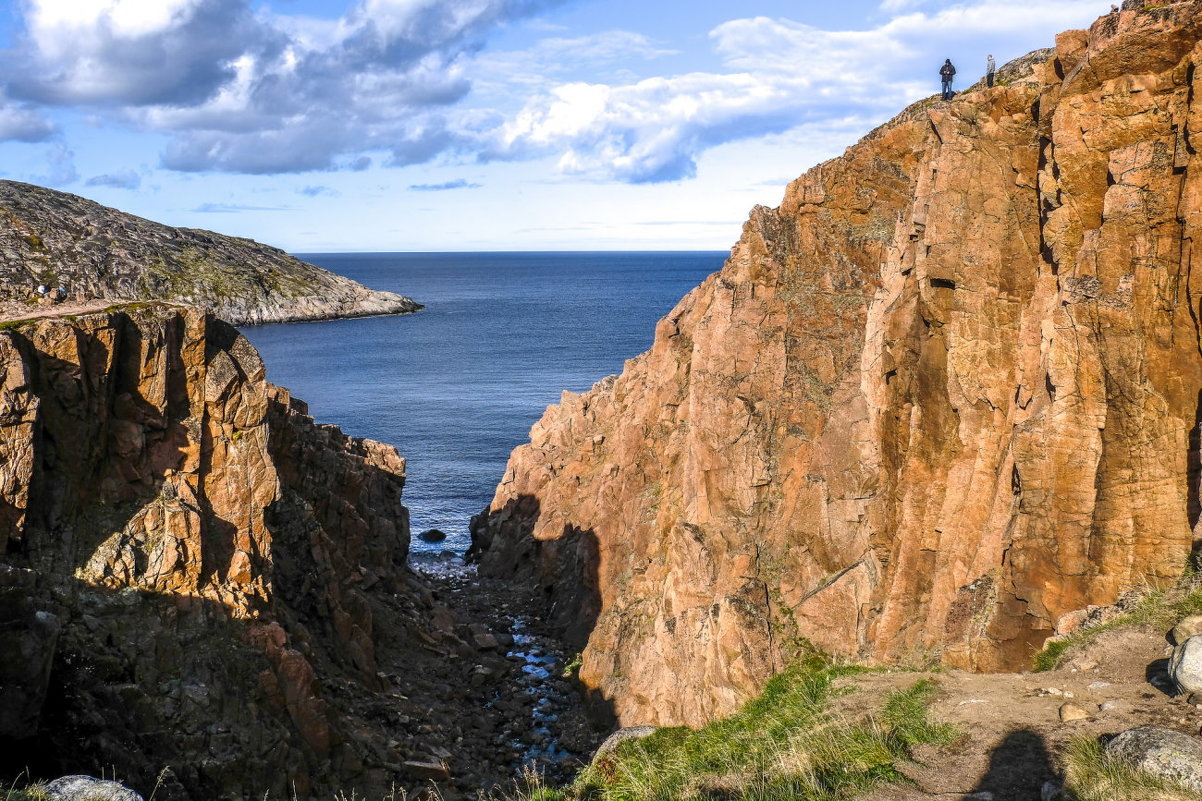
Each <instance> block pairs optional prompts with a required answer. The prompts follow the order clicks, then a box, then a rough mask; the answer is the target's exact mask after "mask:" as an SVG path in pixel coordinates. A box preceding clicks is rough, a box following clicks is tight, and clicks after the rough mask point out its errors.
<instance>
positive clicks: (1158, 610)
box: [1031, 574, 1202, 672]
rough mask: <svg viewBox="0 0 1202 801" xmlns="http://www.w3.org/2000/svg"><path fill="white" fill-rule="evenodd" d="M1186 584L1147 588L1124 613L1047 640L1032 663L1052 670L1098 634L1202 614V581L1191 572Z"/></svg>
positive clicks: (1167, 624) (1162, 624)
mask: <svg viewBox="0 0 1202 801" xmlns="http://www.w3.org/2000/svg"><path fill="white" fill-rule="evenodd" d="M1187 582H1188V583H1186V584H1185V585H1183V586H1181V587H1177V588H1174V589H1173V590H1170V591H1167V592H1166V591H1165V590H1149V591H1148V592H1147V593H1145V594H1144V595H1143V596H1142V597H1141V598H1140V599H1139V600H1138V601H1136V603H1135V604H1134V605H1133V606H1132V607H1131V608H1130V609H1129V610H1127V611H1126V612H1124V613H1123V614H1121V615H1119V616H1118V617H1116V618H1113V619H1111V620H1108V621H1106V622H1105V623H1099V624H1097V625H1093V626H1082V627H1081V628H1079V629H1077V630H1076V631H1074V632H1073V633H1072V634H1070V635H1068V636H1067V637H1065V638H1064V639H1061V640H1056V641H1055V642H1049V643H1047V644H1046V645H1045V646H1044V647H1043V650H1041V651H1040V652H1039V653H1037V654H1035V657H1034V659H1033V660H1032V662H1031V669H1032V670H1034V671H1036V672H1041V671H1047V670H1054V669H1056V668H1057V667H1059V666H1060V664H1061V662H1062V661H1063V660H1064V657H1065V655H1066V654H1067V653H1068V652H1069V651H1071V650H1073V649H1075V648H1077V647H1078V646H1082V645H1085V644H1086V643H1089V642H1090V641H1092V640H1093V639H1094V638H1096V637H1097V636H1098V635H1099V634H1102V633H1103V632H1107V631H1113V630H1115V629H1120V628H1126V627H1129V626H1147V627H1149V628H1154V629H1161V630H1163V631H1168V630H1169V629H1171V628H1172V627H1173V626H1175V625H1176V624H1177V623H1178V622H1179V621H1180V620H1181V619H1182V618H1185V617H1189V616H1190V615H1199V614H1202V583H1200V579H1199V576H1198V575H1196V574H1191V575H1190V576H1189V577H1188V579H1187Z"/></svg>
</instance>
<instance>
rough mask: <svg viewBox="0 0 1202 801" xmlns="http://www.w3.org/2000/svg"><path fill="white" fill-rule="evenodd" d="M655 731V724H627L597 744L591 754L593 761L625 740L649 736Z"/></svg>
mask: <svg viewBox="0 0 1202 801" xmlns="http://www.w3.org/2000/svg"><path fill="white" fill-rule="evenodd" d="M656 731H657V729H656V727H655V726H627V727H625V728H622V729H618V730H617V731H615V732H614V733H613V734H611V735H609V736H608V737H606V738H605V739H604V740H602V741H601V745H599V746H597V751H596V753H594V754H593V761H594V762H596V761H597V760H598V759H600V758H601V757H603V756H605V755H606V754H608V753H609V752H611V751H613V750H614V749H615V748H617V747H618V745H619V744H620V743H624V742H626V741H627V740H641V739H643V738H644V737H650V736H651V735H653V734H655V732H656Z"/></svg>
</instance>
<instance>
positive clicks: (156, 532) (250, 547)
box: [0, 306, 421, 798]
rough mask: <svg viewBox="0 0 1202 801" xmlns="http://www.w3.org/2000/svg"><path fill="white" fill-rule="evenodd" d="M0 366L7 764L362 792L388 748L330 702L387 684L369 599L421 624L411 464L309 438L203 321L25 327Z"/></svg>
mask: <svg viewBox="0 0 1202 801" xmlns="http://www.w3.org/2000/svg"><path fill="white" fill-rule="evenodd" d="M0 359H2V363H3V365H4V372H3V374H2V375H0V522H2V527H0V543H3V545H4V548H3V553H0V653H3V654H4V656H3V657H0V678H2V679H3V680H4V685H5V686H4V691H3V692H0V744H2V745H3V748H0V753H2V754H3V757H2V760H3V767H4V771H5V772H7V773H8V774H9V775H17V773H18V772H20V771H21V770H22V769H23V768H24V767H25V766H26V765H30V764H33V765H35V770H37V769H38V766H40V767H42V768H43V769H47V766H46V762H47V760H50V762H51V763H53V764H54V765H58V766H59V769H62V768H67V769H70V768H71V767H72V766H74V767H75V768H76V769H79V768H80V767H85V768H91V769H96V766H101V765H108V766H116V767H117V769H119V770H120V771H121V773H122V775H123V776H124V777H126V778H127V779H129V780H130V782H131V784H133V785H136V786H139V787H146V788H149V787H151V786H153V785H154V784H155V775H156V774H157V773H158V772H159V770H160V769H161V768H163V767H164V766H165V765H171V766H172V767H173V768H174V769H175V771H176V772H175V774H174V776H173V777H172V778H171V779H170V780H169V782H168V783H169V785H170V787H169V789H171V791H172V792H173V794H175V795H178V796H179V797H191V798H220V797H245V796H248V795H249V796H255V795H262V794H263V792H265V791H267V790H271V791H272V793H273V794H278V795H281V796H286V795H288V794H289V793H291V792H293V785H295V786H296V788H297V790H296V791H297V792H300V793H301V795H302V797H304V795H305V793H307V792H308V790H309V789H310V788H327V789H329V788H333V787H339V786H343V787H346V786H353V785H357V786H359V787H364V786H365V781H366V780H365V774H364V764H363V761H362V757H363V755H364V754H365V753H368V752H370V750H371V748H373V747H375V746H374V744H373V743H372V739H373V738H374V737H376V736H377V735H378V733H377V732H374V731H371V730H369V729H367V728H366V727H365V726H360V725H359V724H361V723H362V721H357V720H354V718H353V716H348V710H347V709H345V708H343V707H342V706H340V704H341V703H343V702H340V701H339V698H335V699H333V700H331V699H330V698H328V695H329V692H330V688H329V686H328V685H329V684H330V683H331V682H332V683H334V684H336V685H337V686H338V687H339V688H342V690H343V692H342V694H341V696H339V697H340V698H342V699H343V701H344V700H345V696H346V688H347V687H358V688H362V689H363V690H364V691H379V690H381V689H383V684H384V682H383V681H382V680H381V678H380V676H379V675H378V668H377V665H376V660H375V650H374V649H375V643H376V639H375V637H374V631H373V629H374V627H375V623H376V617H377V615H376V614H375V613H373V602H372V598H374V597H375V596H376V595H377V594H380V593H383V594H384V596H386V597H387V598H388V599H389V602H390V603H392V604H393V607H392V608H391V611H392V613H393V614H394V615H395V616H396V617H395V619H393V620H391V621H390V622H391V624H392V626H393V628H394V630H395V629H399V630H401V631H404V626H405V625H406V624H407V625H409V626H411V627H414V628H420V625H421V624H420V621H417V622H415V621H416V619H417V617H418V615H417V613H416V612H414V611H413V607H414V606H415V604H414V603H413V602H412V601H405V599H409V598H412V597H413V596H414V595H415V594H416V592H417V591H416V590H414V589H413V587H412V586H411V584H410V583H411V581H412V580H411V578H410V577H409V574H408V571H407V569H406V568H405V558H406V554H407V549H408V544H409V523H408V514H407V512H406V510H405V508H404V507H403V506H401V504H400V494H401V489H402V487H403V484H404V469H405V463H404V460H403V459H401V458H400V457H399V456H398V455H397V453H396V451H395V450H394V449H393V448H391V447H389V446H385V445H381V444H380V443H376V442H372V441H370V440H358V439H353V438H350V437H346V436H344V435H343V434H342V433H341V432H340V431H338V429H337V428H335V427H333V426H322V425H316V424H314V422H313V420H312V419H311V418H309V417H308V416H307V413H306V410H305V408H304V405H303V404H301V403H300V402H298V401H294V400H292V399H291V398H290V397H289V395H288V393H287V391H286V390H283V389H280V388H278V387H274V386H272V385H270V384H268V383H267V382H266V381H265V380H264V368H263V364H262V362H261V360H260V358H259V356H258V354H257V353H256V351H255V350H254V348H253V347H252V346H251V345H250V343H249V342H247V340H246V339H244V338H243V337H242V336H241V335H240V334H238V333H237V331H235V330H234V329H233V328H232V327H230V326H229V325H228V324H226V323H224V322H222V321H221V320H218V319H216V318H214V317H212V316H211V315H208V314H206V313H204V312H200V311H197V310H191V309H179V308H174V307H166V306H150V307H145V308H134V309H131V310H129V311H125V312H112V313H105V314H95V315H90V316H85V317H81V318H79V319H77V320H69V319H46V320H41V321H37V322H30V323H26V324H22V325H19V326H15V327H10V328H9V329H7V330H3V331H0ZM406 603H408V608H409V612H408V613H407V612H406V606H405V604H406ZM406 615H408V616H407V617H406ZM393 639H394V640H395V639H397V637H396V636H395V635H394V637H393ZM323 685H324V686H323ZM352 726H359V729H358V731H356V733H355V735H354V736H352V734H351V733H350V731H349V729H350V728H351V727H352ZM387 734H388V735H389V736H392V737H396V736H402V735H398V734H397V733H396V731H395V730H393V731H390V732H388V733H387ZM381 736H382V735H381ZM56 760H57V762H56ZM376 779H379V782H378V783H382V784H383V785H384V786H385V787H386V786H387V783H388V781H389V780H390V779H391V780H394V781H395V777H386V776H383V775H380V776H377V777H376ZM340 782H342V783H344V784H341V785H340ZM368 783H370V782H368Z"/></svg>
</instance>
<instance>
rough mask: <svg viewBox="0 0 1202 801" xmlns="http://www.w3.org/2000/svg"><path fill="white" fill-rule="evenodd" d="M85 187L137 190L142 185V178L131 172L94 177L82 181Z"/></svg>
mask: <svg viewBox="0 0 1202 801" xmlns="http://www.w3.org/2000/svg"><path fill="white" fill-rule="evenodd" d="M84 185H85V186H109V187H112V188H114V189H137V188H138V187H140V186H141V185H142V176H140V175H138V174H137V173H136V172H134V171H133V170H125V171H122V172H114V173H106V174H104V175H94V176H92V177H91V178H89V179H88V180H86V181H84Z"/></svg>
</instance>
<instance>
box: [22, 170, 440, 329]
mask: <svg viewBox="0 0 1202 801" xmlns="http://www.w3.org/2000/svg"><path fill="white" fill-rule="evenodd" d="M39 285H45V286H48V287H51V288H54V287H58V286H63V287H65V288H66V289H67V290H68V293H69V296H70V298H71V300H72V301H76V302H81V301H82V302H94V301H110V302H112V303H119V302H128V301H167V302H174V303H182V304H186V305H190V306H198V307H201V308H205V309H209V310H210V311H212V312H213V313H215V314H216V315H218V316H219V317H221V318H223V319H225V320H228V321H230V322H232V323H234V324H235V325H251V324H257V323H280V322H290V321H297V320H325V319H333V318H338V317H365V316H370V315H376V314H402V313H406V312H412V311H417V310H418V309H420V308H422V306H421V304H419V303H416V302H415V301H413V300H411V299H409V298H406V297H404V296H402V295H397V294H394V293H392V292H381V291H378V290H374V289H368V288H367V287H365V286H363V285H361V284H358V283H356V282H354V281H352V280H350V279H349V278H344V277H342V276H340V275H334V274H333V273H331V272H328V271H326V270H323V269H321V268H320V267H317V266H315V265H312V264H308V263H307V262H303V261H301V260H300V259H297V258H295V257H293V256H290V255H288V254H287V253H285V252H284V251H282V250H279V249H278V248H273V247H269V246H267V245H261V244H259V243H258V242H255V241H253V240H250V239H242V238H239V237H232V236H223V235H221V234H215V233H213V232H212V231H202V230H197V229H192V228H172V227H171V226H167V225H162V224H160V223H156V222H152V221H150V220H144V219H142V218H141V217H135V216H134V215H132V214H125V213H124V212H120V211H117V210H116V209H110V208H107V207H105V206H102V205H100V204H99V203H94V202H93V201H91V200H87V199H85V198H81V197H78V196H76V195H71V194H67V193H65V192H57V191H55V190H53V189H47V188H45V187H41V186H34V185H32V184H23V183H18V182H16V181H2V180H0V311H3V312H4V313H5V315H6V316H10V317H19V316H21V312H22V311H26V310H29V309H30V308H31V306H32V304H33V301H34V300H35V299H36V296H35V294H34V289H35V288H36V287H37V286H39Z"/></svg>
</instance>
